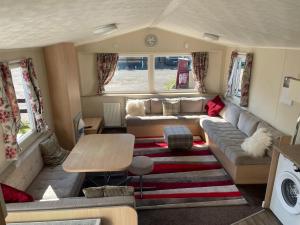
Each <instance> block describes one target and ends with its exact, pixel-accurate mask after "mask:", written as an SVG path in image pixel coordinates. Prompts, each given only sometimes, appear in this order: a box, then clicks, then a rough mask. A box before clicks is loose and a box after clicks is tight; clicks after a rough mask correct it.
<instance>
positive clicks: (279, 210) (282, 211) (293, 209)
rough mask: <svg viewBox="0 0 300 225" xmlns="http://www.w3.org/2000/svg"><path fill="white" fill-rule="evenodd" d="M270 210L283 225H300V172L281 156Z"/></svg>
mask: <svg viewBox="0 0 300 225" xmlns="http://www.w3.org/2000/svg"><path fill="white" fill-rule="evenodd" d="M270 208H271V210H272V211H273V213H274V214H275V215H276V217H277V218H278V219H279V220H280V221H281V223H282V224H283V225H300V172H299V171H298V170H297V168H296V167H295V166H294V164H293V163H292V162H291V161H290V160H288V159H287V158H285V157H284V156H283V155H281V154H280V156H279V161H278V166H277V172H276V177H275V182H274V189H273V193H272V198H271V204H270Z"/></svg>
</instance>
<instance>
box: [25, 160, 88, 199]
mask: <svg viewBox="0 0 300 225" xmlns="http://www.w3.org/2000/svg"><path fill="white" fill-rule="evenodd" d="M83 180H84V173H67V172H65V171H64V170H63V168H62V166H61V165H60V166H56V167H54V168H51V167H45V168H44V169H43V170H42V171H41V172H40V173H39V175H38V176H37V177H36V178H35V179H34V181H33V182H32V184H31V185H30V186H29V188H28V189H27V190H26V191H27V192H28V193H29V194H30V195H32V197H33V198H34V199H35V200H40V199H43V200H44V199H56V198H66V197H75V196H77V195H78V193H79V191H80V188H81V185H82V182H83Z"/></svg>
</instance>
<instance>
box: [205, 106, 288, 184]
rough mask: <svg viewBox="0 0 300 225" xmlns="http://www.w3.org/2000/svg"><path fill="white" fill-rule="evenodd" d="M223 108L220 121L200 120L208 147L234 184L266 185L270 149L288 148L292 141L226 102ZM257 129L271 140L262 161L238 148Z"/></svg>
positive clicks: (248, 113) (213, 118)
mask: <svg viewBox="0 0 300 225" xmlns="http://www.w3.org/2000/svg"><path fill="white" fill-rule="evenodd" d="M225 105H226V106H225V108H224V109H223V110H222V111H221V113H220V115H221V117H209V116H202V117H201V119H200V126H201V127H202V128H203V130H204V133H205V139H206V142H207V144H208V145H209V146H210V149H211V150H212V151H213V153H214V154H215V155H216V157H217V158H218V159H219V161H220V162H221V163H222V165H223V166H224V168H225V169H226V170H227V172H228V173H229V174H230V175H231V177H232V178H233V180H234V181H235V183H236V184H260V183H266V182H267V179H268V175H269V168H270V163H271V157H272V151H273V145H274V144H275V145H283V144H289V143H290V140H291V137H290V136H289V135H286V134H284V133H282V132H281V131H279V130H277V129H275V128H274V127H272V126H271V125H270V124H268V123H266V122H265V121H263V120H261V119H260V118H258V117H256V116H255V115H253V114H252V113H250V112H248V111H246V110H243V109H242V108H240V107H239V106H237V105H235V104H233V103H231V102H229V101H225ZM258 128H266V129H267V130H268V132H270V133H271V135H272V139H273V144H272V146H271V147H270V148H269V149H267V152H266V154H265V156H264V157H253V156H250V155H248V154H247V153H246V152H245V151H243V150H242V148H241V144H242V143H243V141H244V140H245V138H247V137H249V136H251V135H252V134H253V133H254V132H255V131H256V130H257V129H258Z"/></svg>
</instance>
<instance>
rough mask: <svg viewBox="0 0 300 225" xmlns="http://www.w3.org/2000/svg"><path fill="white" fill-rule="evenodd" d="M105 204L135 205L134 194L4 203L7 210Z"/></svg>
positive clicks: (69, 207)
mask: <svg viewBox="0 0 300 225" xmlns="http://www.w3.org/2000/svg"><path fill="white" fill-rule="evenodd" d="M106 206H131V207H135V198H134V196H116V197H104V198H86V197H75V198H61V199H57V200H51V201H34V202H25V203H8V204H6V208H7V212H8V213H10V212H19V211H38V210H57V209H75V208H91V207H106Z"/></svg>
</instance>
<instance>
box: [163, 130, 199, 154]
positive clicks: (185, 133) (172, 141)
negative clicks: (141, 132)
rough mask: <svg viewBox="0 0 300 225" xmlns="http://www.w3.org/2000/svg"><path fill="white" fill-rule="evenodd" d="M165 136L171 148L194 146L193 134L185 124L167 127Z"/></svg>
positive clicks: (189, 147)
mask: <svg viewBox="0 0 300 225" xmlns="http://www.w3.org/2000/svg"><path fill="white" fill-rule="evenodd" d="M164 138H165V141H166V143H168V147H169V149H191V148H192V146H193V135H192V133H191V131H190V130H189V129H188V128H187V127H185V126H167V127H165V128H164Z"/></svg>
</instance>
